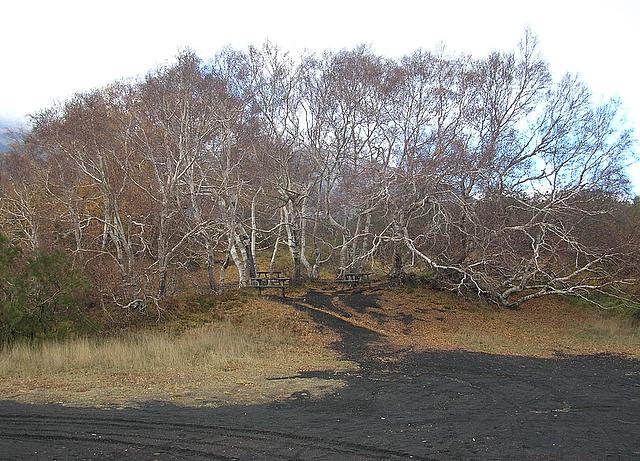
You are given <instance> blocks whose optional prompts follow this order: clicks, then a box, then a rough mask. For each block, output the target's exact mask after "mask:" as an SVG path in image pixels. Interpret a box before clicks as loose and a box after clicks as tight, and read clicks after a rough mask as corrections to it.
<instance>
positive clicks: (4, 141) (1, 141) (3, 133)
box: [0, 117, 24, 152]
mask: <svg viewBox="0 0 640 461" xmlns="http://www.w3.org/2000/svg"><path fill="white" fill-rule="evenodd" d="M22 130H24V124H23V123H22V122H20V121H18V120H15V119H10V118H6V117H0V152H7V151H8V150H9V149H10V148H11V144H12V143H14V142H16V141H18V140H19V139H20V137H21V135H22V134H21V133H22Z"/></svg>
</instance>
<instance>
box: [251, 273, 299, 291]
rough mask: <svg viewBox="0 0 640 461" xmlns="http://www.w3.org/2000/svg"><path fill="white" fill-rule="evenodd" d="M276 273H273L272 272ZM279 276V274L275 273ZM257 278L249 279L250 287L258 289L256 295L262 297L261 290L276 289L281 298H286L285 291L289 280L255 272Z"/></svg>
mask: <svg viewBox="0 0 640 461" xmlns="http://www.w3.org/2000/svg"><path fill="white" fill-rule="evenodd" d="M273 273H274V274H275V273H276V272H275V271H274V272H273ZM277 273H278V275H280V272H277ZM257 274H258V275H259V276H258V277H255V278H252V279H250V284H251V286H252V287H254V288H257V289H258V293H259V294H260V295H261V296H262V290H266V289H268V288H276V289H278V290H280V291H281V292H282V297H283V298H286V297H287V296H286V293H285V290H286V288H287V287H288V286H289V282H290V281H291V279H290V278H286V277H279V276H278V277H273V276H270V275H269V272H263V271H260V272H257Z"/></svg>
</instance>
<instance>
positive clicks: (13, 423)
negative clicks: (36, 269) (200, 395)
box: [0, 414, 428, 460]
mask: <svg viewBox="0 0 640 461" xmlns="http://www.w3.org/2000/svg"><path fill="white" fill-rule="evenodd" d="M0 421H2V422H3V423H4V424H3V426H4V427H5V428H6V427H9V428H10V429H9V430H8V431H7V430H6V429H3V430H2V431H0V434H1V435H2V436H3V437H25V438H32V439H34V438H35V439H42V440H49V439H51V440H55V439H58V440H70V441H85V442H92V443H94V442H96V443H108V444H122V445H128V444H134V445H136V446H137V445H140V446H141V447H147V448H148V447H155V446H156V445H154V444H148V443H142V442H136V441H135V440H131V439H136V438H142V439H151V440H154V441H158V442H162V443H163V446H166V443H171V444H172V449H173V448H174V447H175V449H176V450H177V451H181V452H182V451H184V452H191V451H193V454H207V455H209V454H212V453H213V452H211V451H201V450H196V449H194V448H190V447H183V446H180V445H177V446H176V445H175V444H176V443H184V441H182V440H180V439H177V438H175V437H161V436H160V435H159V434H158V432H157V431H154V430H155V429H158V428H162V429H165V430H170V429H173V430H177V429H178V430H180V431H181V432H182V434H184V433H185V432H186V433H189V434H193V435H200V436H203V437H204V436H209V437H211V436H216V437H221V438H222V439H223V440H221V441H219V442H213V441H208V440H205V439H202V438H200V439H198V440H189V441H188V442H189V443H192V444H194V445H208V446H214V447H215V448H220V447H223V446H229V443H228V442H229V441H231V439H236V440H238V441H244V440H248V441H251V442H253V443H254V446H252V447H246V448H247V449H249V448H251V451H260V449H259V447H258V448H256V447H257V444H255V443H256V442H257V443H258V444H263V445H265V447H267V446H268V447H269V448H270V449H273V443H276V444H280V445H281V447H283V448H284V447H287V448H289V447H291V446H292V445H295V446H296V447H297V448H301V449H309V450H318V451H321V452H323V453H325V454H329V453H333V454H336V455H352V456H353V455H355V456H365V457H367V459H372V458H371V457H372V456H375V457H376V459H415V460H425V459H428V458H423V457H419V456H416V455H412V454H410V453H406V452H399V451H395V450H389V449H384V448H378V447H372V446H367V445H363V444H359V443H354V442H348V441H342V440H326V439H322V438H319V437H313V436H309V435H301V434H296V433H290V432H280V431H271V430H262V429H249V428H237V427H229V426H220V425H211V424H194V423H169V422H161V421H148V420H135V419H125V418H109V419H107V418H90V417H71V416H63V417H56V418H47V417H43V416H39V415H15V414H14V415H7V414H3V415H0ZM51 424H55V425H56V428H55V429H49V428H45V429H42V427H41V426H43V425H47V426H50V425H51ZM91 424H93V425H91ZM89 425H91V426H89ZM87 427H90V428H91V429H87ZM102 428H104V429H105V430H107V429H111V430H112V432H105V431H103V430H101V429H102ZM74 429H81V430H82V431H85V432H88V431H89V430H90V431H91V433H95V434H98V433H100V434H104V435H105V436H107V437H96V436H91V435H88V436H85V437H82V436H78V435H76V436H70V435H66V434H69V433H70V432H72V431H73V430H74ZM114 429H122V430H123V431H113V430H114ZM141 431H142V433H140V432H141ZM46 432H49V434H46ZM76 432H78V431H77V430H76ZM145 432H146V433H145ZM164 432H165V431H163V433H164ZM207 433H209V434H207ZM225 442H226V443H225ZM232 446H236V445H232ZM238 448H242V447H238ZM279 457H283V458H284V457H286V456H285V455H280V454H279ZM220 459H235V458H224V457H223V458H220ZM290 459H299V458H290Z"/></svg>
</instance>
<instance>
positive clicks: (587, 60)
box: [0, 0, 640, 191]
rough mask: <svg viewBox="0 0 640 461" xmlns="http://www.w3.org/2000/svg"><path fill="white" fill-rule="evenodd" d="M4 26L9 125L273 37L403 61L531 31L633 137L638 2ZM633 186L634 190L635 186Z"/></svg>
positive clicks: (70, 13)
mask: <svg viewBox="0 0 640 461" xmlns="http://www.w3.org/2000/svg"><path fill="white" fill-rule="evenodd" d="M0 16H1V17H2V18H3V20H2V23H3V24H2V27H1V28H0V43H2V46H3V52H2V60H3V66H2V70H0V114H5V115H12V116H22V115H24V114H26V113H29V112H33V111H36V110H38V109H41V108H44V107H46V106H48V105H50V104H51V103H52V102H53V100H55V99H64V98H66V97H68V96H70V95H71V94H72V93H73V92H75V91H78V90H86V89H90V88H93V87H96V86H99V85H102V84H105V83H108V82H110V81H112V80H115V79H118V78H123V77H130V76H136V75H139V74H143V73H144V72H145V71H147V70H149V69H150V68H152V67H154V66H156V65H158V64H160V63H162V62H164V61H166V60H168V59H170V58H171V57H172V56H173V55H175V54H176V52H177V51H178V49H180V48H182V47H185V46H190V47H192V48H194V49H195V50H196V51H197V52H198V53H199V54H200V55H201V56H203V57H209V56H211V55H212V54H213V53H214V52H215V51H216V50H218V49H219V48H220V47H222V46H223V45H226V44H232V45H234V46H240V47H242V46H246V45H247V44H249V43H260V42H262V41H263V40H264V39H265V38H269V39H271V40H273V41H275V42H277V43H279V44H281V45H282V46H283V47H285V48H287V49H290V50H293V51H298V50H301V49H305V48H306V49H312V50H320V49H325V48H343V47H351V46H353V45H355V44H360V43H367V44H370V45H372V46H373V47H374V49H376V50H377V51H378V52H381V53H384V54H387V55H401V54H403V53H406V52H410V51H412V50H413V49H415V48H418V47H424V48H433V47H434V46H436V45H437V44H438V43H439V42H444V43H446V45H447V47H448V48H449V49H451V50H455V51H461V52H471V53H474V54H483V53H486V52H487V51H489V50H491V49H496V48H497V49H511V48H513V47H514V46H515V45H516V43H517V42H518V40H519V38H520V37H521V36H522V34H523V31H524V28H525V27H526V26H531V28H532V29H533V31H534V32H535V33H536V34H537V35H538V36H539V39H540V42H541V46H542V51H543V54H544V55H545V56H546V57H547V58H548V59H549V61H550V64H551V67H552V69H553V70H554V72H555V73H556V74H558V75H559V74H562V73H564V72H567V71H571V72H576V73H579V74H580V75H581V76H582V78H583V79H585V80H586V81H587V82H588V83H589V85H590V86H591V88H592V89H593V90H594V93H595V94H596V96H598V97H610V96H619V97H620V98H621V99H622V100H623V104H624V106H625V108H626V109H627V110H628V114H629V120H630V122H631V123H632V124H633V125H635V126H636V127H637V128H636V131H637V132H639V133H640V91H639V90H638V89H637V84H636V82H635V80H636V79H637V77H636V75H637V69H636V67H637V66H636V59H635V54H636V51H635V47H636V46H637V44H638V43H640V30H639V29H640V28H639V27H638V24H640V2H636V1H634V0H629V1H624V0H609V1H607V2H602V1H576V0H564V1H559V0H539V1H537V2H527V3H524V2H514V1H506V0H492V1H475V0H470V1H452V0H450V1H447V2H442V1H438V2H434V1H406V0H395V1H378V2H376V1H361V0H355V1H348V0H339V1H338V0H327V1H322V2H303V1H292V0H289V1H262V0H252V1H247V0H245V1H243V2H234V3H232V2H220V3H218V2H208V1H195V0H183V1H180V2H178V1H171V2H169V1H130V0H129V1H124V0H113V1H109V2H87V1H55V2H52V1H34V0H21V1H19V2H18V1H12V2H6V3H3V4H2V6H0ZM634 171H635V170H634ZM634 174H635V173H634ZM637 176H640V174H638V175H637ZM636 184H638V188H639V189H638V190H639V191H640V178H638V180H637V182H636Z"/></svg>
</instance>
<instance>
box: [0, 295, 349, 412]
mask: <svg viewBox="0 0 640 461" xmlns="http://www.w3.org/2000/svg"><path fill="white" fill-rule="evenodd" d="M227 308H228V309H227V310H226V311H225V319H224V320H216V321H210V322H209V323H207V324H200V325H199V326H195V327H185V326H184V323H183V322H178V323H176V324H166V325H162V326H159V327H158V328H156V329H147V330H142V331H137V332H130V333H124V334H121V335H119V336H116V337H106V338H75V339H73V338H70V339H66V340H60V341H43V342H39V343H26V342H24V343H16V344H13V345H10V346H6V347H5V348H4V349H2V351H0V398H9V399H15V400H19V401H24V402H33V403H51V402H63V403H65V404H70V405H91V406H104V405H117V406H124V405H134V404H136V403H138V402H143V401H147V400H164V401H171V402H174V403H177V404H185V405H194V404H198V405H200V404H206V405H219V404H222V403H249V402H267V401H272V400H274V399H283V398H286V397H288V396H289V395H290V394H291V393H293V392H297V391H301V390H305V391H307V392H308V393H309V394H310V395H311V396H317V395H323V394H324V393H326V392H331V391H333V390H335V389H336V388H338V387H340V386H342V385H343V383H342V382H340V381H338V380H322V379H315V378H313V379H311V378H309V379H307V378H305V379H291V380H275V381H272V380H270V379H269V378H272V377H280V376H295V375H297V374H298V373H300V372H303V371H309V370H332V371H333V370H344V369H349V368H352V367H353V365H352V364H351V363H348V362H345V361H342V360H340V359H339V358H338V356H337V355H336V353H334V352H333V351H330V350H329V349H327V348H326V347H324V346H325V345H326V344H328V343H329V342H331V341H333V340H334V338H331V337H325V336H321V335H320V334H319V333H318V332H317V331H316V328H315V325H314V324H313V322H312V321H311V320H310V319H309V318H307V317H306V316H304V315H302V314H300V313H298V312H292V311H291V308H289V307H288V306H284V305H281V304H279V303H274V302H270V301H267V300H253V301H252V302H251V304H248V305H236V304H233V306H229V305H227ZM200 320H202V319H200Z"/></svg>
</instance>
